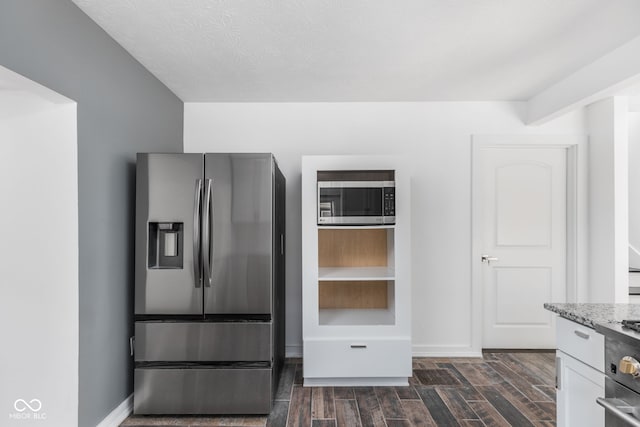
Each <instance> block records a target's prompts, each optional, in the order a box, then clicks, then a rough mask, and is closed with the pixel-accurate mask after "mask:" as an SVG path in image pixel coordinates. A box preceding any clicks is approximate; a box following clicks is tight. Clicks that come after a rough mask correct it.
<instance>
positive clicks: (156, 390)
mask: <svg viewBox="0 0 640 427" xmlns="http://www.w3.org/2000/svg"><path fill="white" fill-rule="evenodd" d="M284 210H285V178H284V176H283V175H282V173H281V172H280V170H279V168H278V164H277V163H276V161H275V158H274V157H273V155H272V154H246V153H243V154H228V153H226V154H217V153H211V154H209V153H207V154H154V153H139V154H138V156H137V168H136V260H135V345H134V349H135V350H134V361H135V368H134V413H135V414H266V413H268V412H269V411H270V409H271V406H272V402H273V397H274V394H275V389H276V387H277V382H278V378H279V373H280V369H281V367H282V363H283V361H284V241H285V212H284Z"/></svg>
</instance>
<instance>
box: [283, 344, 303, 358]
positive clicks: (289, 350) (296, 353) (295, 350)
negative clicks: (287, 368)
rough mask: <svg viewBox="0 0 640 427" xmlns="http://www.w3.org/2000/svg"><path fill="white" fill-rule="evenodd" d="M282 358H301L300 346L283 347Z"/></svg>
mask: <svg viewBox="0 0 640 427" xmlns="http://www.w3.org/2000/svg"><path fill="white" fill-rule="evenodd" d="M284 357H302V346H301V345H287V346H285V349H284Z"/></svg>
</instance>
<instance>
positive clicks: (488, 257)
mask: <svg viewBox="0 0 640 427" xmlns="http://www.w3.org/2000/svg"><path fill="white" fill-rule="evenodd" d="M491 261H498V258H497V257H494V256H491V255H482V262H486V263H487V264H491Z"/></svg>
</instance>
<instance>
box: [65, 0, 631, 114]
mask: <svg viewBox="0 0 640 427" xmlns="http://www.w3.org/2000/svg"><path fill="white" fill-rule="evenodd" d="M73 1H74V2H75V3H76V4H77V5H78V6H79V7H80V8H81V9H82V10H83V11H84V12H85V13H86V14H87V15H89V16H90V17H91V18H92V19H93V20H95V21H96V22H97V23H98V24H99V25H100V26H101V27H102V28H104V29H105V30H106V31H107V33H109V34H110V35H111V36H112V37H113V38H114V39H115V40H116V41H117V42H119V43H120V44H121V45H122V46H123V47H124V48H125V49H126V50H128V51H129V52H130V53H131V54H132V55H133V56H134V57H135V58H136V59H138V60H139V61H140V62H141V63H142V64H143V65H144V66H145V67H146V68H148V69H149V70H150V71H151V72H152V73H153V74H154V75H156V76H157V77H158V78H159V79H160V80H161V81H162V82H163V83H165V84H166V85H167V86H168V87H169V88H170V89H171V90H173V91H174V92H175V93H176V94H177V95H178V96H179V97H180V98H181V99H182V100H184V101H238V102H241V101H274V102H279V101H301V102H305V101H308V102H312V101H443V100H447V101H449V100H451V101H458V100H465V101H474V100H526V99H529V98H530V97H531V96H533V95H535V94H536V93H538V92H539V91H540V90H542V89H544V88H546V87H547V86H549V85H550V84H552V83H554V82H556V81H557V80H559V79H561V78H563V77H565V76H567V75H569V74H570V73H572V72H573V71H575V70H576V69H578V68H580V67H582V66H584V65H586V64H588V63H590V62H592V61H593V60H595V59H597V58H599V57H600V56H602V55H603V54H605V53H606V52H608V51H610V50H612V49H614V48H615V47H617V46H620V45H621V44H623V43H625V42H627V41H628V40H630V39H632V38H634V37H636V36H638V35H640V25H639V24H638V23H639V22H640V1H639V0H375V1H374V0H262V1H260V0H228V1H227V0H73Z"/></svg>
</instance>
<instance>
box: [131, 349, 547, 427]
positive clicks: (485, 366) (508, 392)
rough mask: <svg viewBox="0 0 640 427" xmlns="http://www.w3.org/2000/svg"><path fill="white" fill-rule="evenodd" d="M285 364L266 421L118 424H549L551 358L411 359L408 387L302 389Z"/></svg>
mask: <svg viewBox="0 0 640 427" xmlns="http://www.w3.org/2000/svg"><path fill="white" fill-rule="evenodd" d="M301 363H302V362H301V361H300V359H287V364H286V365H285V369H284V371H283V373H282V376H281V378H280V385H279V388H278V393H277V395H276V402H275V406H274V408H273V411H272V412H271V414H270V415H269V417H151V416H131V417H129V418H127V419H126V420H125V421H124V423H122V424H121V426H123V427H124V426H138V427H142V426H145V427H146V426H183V427H186V426H208V427H211V426H226V427H230V426H265V425H266V426H273V427H285V426H286V427H289V426H292V427H293V426H304V427H341V426H345V427H368V426H381V427H382V426H386V427H409V426H416V427H418V426H420V427H421V426H463V427H465V426H466V427H476V426H478V427H479V426H517V427H526V426H555V425H556V424H555V418H556V403H555V398H556V396H555V355H554V353H552V352H496V353H489V352H487V353H485V354H484V357H483V358H482V359H480V358H478V359H475V358H414V359H413V377H412V378H411V380H410V386H409V387H313V388H309V387H306V388H305V387H303V386H302V364H301Z"/></svg>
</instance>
